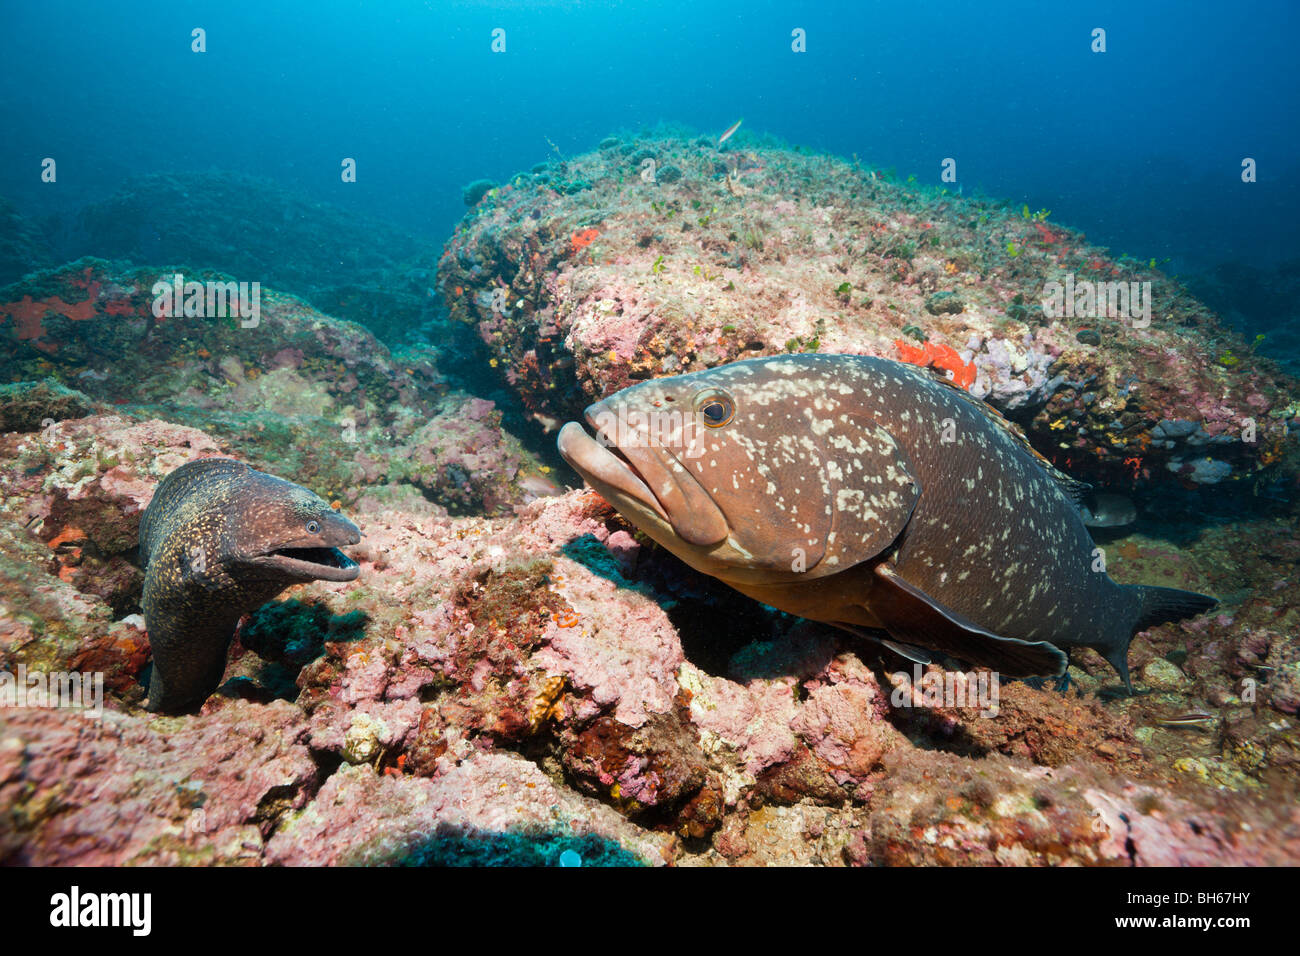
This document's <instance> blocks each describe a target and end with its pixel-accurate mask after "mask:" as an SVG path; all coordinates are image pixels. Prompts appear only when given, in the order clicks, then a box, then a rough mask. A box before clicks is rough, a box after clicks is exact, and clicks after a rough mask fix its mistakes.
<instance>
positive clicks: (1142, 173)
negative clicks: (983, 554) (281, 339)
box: [0, 0, 1300, 272]
mask: <svg viewBox="0 0 1300 956" xmlns="http://www.w3.org/2000/svg"><path fill="white" fill-rule="evenodd" d="M1066 6H1067V5H1064V4H1046V3H1042V2H1037V0H1033V2H1010V3H1007V2H1003V3H993V4H975V3H968V2H964V0H952V2H931V3H920V4H909V3H888V4H882V3H865V2H855V3H843V4H838V3H816V4H808V3H795V2H767V0H749V2H744V3H711V2H690V3H673V2H640V0H635V2H604V3H581V2H529V3H518V2H515V3H512V2H495V3H494V2H475V3H472V2H432V0H430V2H418V0H380V2H366V3H361V2H343V0H327V2H319V0H313V2H305V0H290V2H264V0H260V2H249V0H217V2H189V3H176V2H166V0H124V2H121V3H116V2H115V3H104V2H99V0H82V2H77V0H54V2H50V0H39V2H36V0H31V2H29V0H5V2H4V3H3V4H2V5H0V63H3V67H0V128H3V130H4V131H5V132H4V136H3V137H2V138H0V195H3V196H5V197H7V198H9V199H10V200H11V201H13V202H15V203H16V204H17V205H18V208H19V209H20V210H21V211H22V212H23V213H24V214H26V215H28V216H32V217H39V216H40V215H42V214H45V213H48V212H50V211H58V210H67V209H73V208H76V207H77V206H78V205H79V204H82V203H84V202H86V201H89V200H93V199H96V198H100V197H102V196H104V195H106V194H108V193H110V192H111V191H112V190H113V189H114V188H116V187H117V186H118V185H119V184H120V183H121V182H122V181H123V180H124V179H126V178H127V177H129V176H132V175H136V174H140V173H145V172H153V171H158V170H177V169H195V168H205V169H206V168H211V167H216V168H221V169H234V170H242V171H246V172H252V173H258V174H262V175H267V176H270V177H273V178H275V179H276V180H279V181H282V182H284V183H286V184H288V185H291V186H293V187H295V188H298V189H301V190H305V191H307V192H310V193H311V194H313V195H315V196H319V197H320V198H322V199H326V200H329V201H332V202H335V203H339V204H343V205H348V206H352V207H354V208H360V209H364V210H366V211H368V212H372V213H375V214H378V215H381V216H384V217H387V218H390V219H392V220H395V221H398V222H400V223H402V224H403V225H404V226H405V227H407V228H409V229H411V230H413V231H417V232H419V233H422V234H427V235H430V236H434V237H441V236H443V235H445V234H446V233H448V232H449V231H450V230H451V229H452V227H453V226H454V224H455V222H456V221H457V219H458V218H459V217H460V215H462V214H463V212H464V206H463V205H462V203H461V196H460V187H461V186H462V185H464V183H466V182H467V181H469V180H472V179H475V178H477V177H480V176H487V177H489V178H494V179H501V178H504V177H506V176H508V175H509V174H510V173H512V172H514V171H517V170H520V169H527V168H529V167H531V166H532V165H533V164H535V163H537V162H539V161H542V160H545V159H546V158H548V157H551V156H552V155H553V153H552V150H551V147H550V146H549V145H548V143H547V140H548V139H549V140H550V141H551V142H552V143H554V144H555V146H556V147H558V148H559V149H560V150H561V151H563V152H565V153H566V154H572V153H577V152H582V151H584V150H587V149H590V148H592V147H593V146H594V145H595V143H596V142H597V141H598V140H599V139H600V138H601V137H602V136H604V135H607V134H608V133H610V132H612V131H616V130H619V129H638V128H641V127H644V126H647V125H653V124H656V123H658V122H661V121H663V122H668V123H683V124H687V125H689V126H691V127H694V128H696V129H699V130H702V131H708V132H711V133H716V132H718V131H720V130H722V129H725V128H726V127H727V126H728V125H730V124H731V123H732V122H734V121H735V120H736V119H737V118H739V117H744V119H745V128H746V130H749V131H756V132H757V131H762V132H767V133H771V134H774V135H776V136H779V137H781V138H783V139H784V140H786V141H788V142H789V143H791V144H800V145H806V146H809V147H811V148H813V149H817V150H826V151H831V152H835V153H838V154H841V155H844V156H849V155H851V154H854V153H856V154H857V155H859V156H860V157H862V159H863V160H864V161H869V162H871V163H874V164H877V165H880V166H892V167H895V168H897V170H898V171H899V173H900V175H901V176H904V177H905V176H907V175H909V174H913V175H915V176H917V178H918V179H919V180H921V181H923V182H924V181H936V180H937V177H938V175H939V170H940V166H939V164H940V161H941V160H942V159H944V158H945V157H952V158H955V159H956V160H957V163H958V176H959V180H958V181H959V183H960V184H961V185H962V186H963V189H964V190H965V191H968V192H969V191H972V190H983V191H985V192H986V193H988V194H991V195H995V196H998V197H1006V198H1009V199H1012V200H1014V201H1016V202H1017V203H1019V202H1022V201H1023V202H1026V203H1028V204H1029V205H1030V206H1031V207H1032V208H1034V209H1038V208H1040V207H1041V208H1049V209H1051V210H1052V218H1053V219H1054V220H1055V221H1059V222H1062V223H1066V224H1069V225H1072V226H1075V227H1077V228H1081V229H1083V230H1084V231H1086V232H1087V233H1088V235H1089V238H1090V239H1092V240H1094V241H1097V242H1100V243H1103V244H1106V245H1109V246H1111V248H1112V249H1113V250H1114V251H1116V252H1130V253H1132V254H1133V255H1136V256H1140V257H1142V258H1146V257H1148V256H1157V257H1161V258H1164V257H1169V258H1170V259H1171V260H1172V261H1171V265H1170V267H1169V268H1170V271H1173V272H1178V271H1180V270H1183V271H1195V270H1198V269H1204V268H1208V267H1210V266H1212V265H1214V264H1215V263H1218V262H1221V261H1224V260H1227V259H1239V260H1242V261H1245V262H1249V263H1252V264H1256V265H1267V264H1272V263H1276V262H1279V261H1285V260H1287V259H1293V258H1295V257H1296V256H1297V254H1298V250H1297V246H1298V245H1300V230H1297V229H1296V222H1297V221H1298V217H1300V193H1298V189H1300V186H1298V185H1297V183H1300V175H1298V174H1300V160H1298V159H1297V155H1298V154H1300V135H1298V134H1297V124H1296V122H1295V117H1296V116H1297V115H1300V82H1298V81H1297V68H1296V58H1295V55H1294V43H1295V40H1296V37H1297V25H1298V22H1300V5H1297V4H1295V3H1294V2H1288V0H1281V2H1272V3H1269V2H1263V3H1256V4H1252V5H1250V7H1249V8H1241V9H1236V8H1232V7H1231V6H1230V5H1223V4H1207V3H1195V2H1186V0H1164V2H1141V3H1091V4H1087V5H1086V7H1083V8H1081V9H1077V10H1076V9H1063V8H1065V7H1066ZM1069 6H1071V7H1073V6H1076V5H1069ZM196 26H198V27H202V28H204V29H205V30H206V31H207V52H206V53H203V54H198V53H193V52H191V50H190V31H191V29H192V28H193V27H196ZM498 27H499V28H501V29H504V30H505V31H506V52H504V53H499V54H497V53H493V52H492V51H491V48H490V47H491V42H492V37H491V31H492V30H493V29H494V28H498ZM796 27H797V28H802V29H803V30H805V31H806V35H807V52H805V53H794V52H792V51H791V48H790V47H791V30H792V29H794V28H796ZM1094 27H1103V28H1105V29H1106V31H1107V51H1106V52H1105V53H1093V52H1091V51H1090V48H1089V47H1090V43H1091V38H1090V31H1091V30H1092V29H1093V28H1094ZM46 156H53V157H55V158H56V159H57V160H58V163H59V167H58V169H59V181H58V183H57V185H55V186H49V185H47V184H42V183H41V182H40V179H39V174H40V166H39V163H40V160H41V159H42V158H43V157H46ZM348 156H350V157H355V158H356V159H357V162H358V173H359V175H358V181H357V182H356V183H353V184H344V183H343V182H341V180H340V176H339V163H340V161H341V159H342V158H343V157H348ZM1247 156H1248V157H1252V158H1254V159H1256V160H1257V162H1258V181H1257V182H1256V183H1254V184H1251V185H1246V184H1243V183H1242V182H1241V179H1240V163H1241V160H1242V158H1243V157H1247Z"/></svg>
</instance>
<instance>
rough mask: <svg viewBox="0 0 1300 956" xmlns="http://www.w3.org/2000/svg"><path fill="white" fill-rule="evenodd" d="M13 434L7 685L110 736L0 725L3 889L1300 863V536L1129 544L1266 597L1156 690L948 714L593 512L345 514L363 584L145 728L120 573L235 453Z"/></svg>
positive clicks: (1026, 691) (162, 443) (256, 646)
mask: <svg viewBox="0 0 1300 956" xmlns="http://www.w3.org/2000/svg"><path fill="white" fill-rule="evenodd" d="M91 439H93V441H94V442H95V443H96V444H95V446H94V450H93V451H92V450H91V449H90V448H89V447H88V446H87V445H86V444H85V442H87V441H88V440H91ZM51 440H52V441H53V442H54V444H55V445H57V446H61V447H60V448H58V449H51V450H49V451H47V452H46V453H45V454H46V456H47V459H46V460H45V462H44V464H40V463H39V462H40V461H41V459H40V458H37V457H33V454H32V452H31V451H30V450H27V449H26V446H31V445H38V444H40V443H42V442H45V441H51ZM5 441H6V442H7V443H8V444H9V447H8V448H6V455H7V456H10V457H13V456H17V457H18V458H19V460H21V461H23V462H24V467H23V468H22V469H21V472H22V473H23V475H24V478H23V479H22V480H21V481H16V480H14V479H12V478H10V479H7V480H6V485H5V488H4V506H3V511H0V528H2V529H3V534H4V543H3V547H2V548H0V553H2V554H3V562H0V575H2V576H3V581H2V582H0V591H2V592H3V593H4V594H5V595H6V601H5V610H4V616H3V618H0V668H3V669H5V670H7V671H9V672H11V673H15V672H18V669H19V668H20V667H23V668H26V670H27V671H28V672H33V671H37V670H41V671H44V672H59V671H75V670H81V671H99V672H102V673H103V674H104V675H105V710H104V713H103V716H102V717H100V718H98V719H96V718H93V717H90V716H86V715H83V714H81V713H78V712H77V711H75V710H68V709H42V708H39V707H29V708H26V709H14V708H0V722H2V724H3V732H0V741H3V743H2V744H0V808H2V809H0V813H2V814H3V816H2V817H0V820H3V823H0V833H4V837H3V839H0V854H2V855H3V856H4V859H5V860H6V861H7V862H10V863H126V862H134V863H143V862H148V863H356V862H367V863H381V862H382V863H394V864H402V863H410V862H430V861H439V862H455V860H456V859H460V858H462V857H463V858H465V859H472V860H477V861H479V862H482V861H486V860H495V861H497V862H511V861H513V862H523V861H528V860H531V861H532V862H545V863H550V864H554V863H556V862H557V861H558V857H559V855H560V854H562V853H564V852H566V851H569V850H573V851H574V852H576V853H577V854H579V856H580V857H582V858H584V859H586V860H587V861H588V862H611V863H628V862H639V863H647V864H661V863H665V862H667V863H676V864H681V865H686V864H710V863H741V864H759V863H817V864H844V863H857V864H867V863H877V864H891V863H942V864H950V863H972V864H980V863H1012V864H1048V863H1086V864H1107V863H1109V864H1119V865H1129V864H1131V863H1134V862H1136V863H1139V864H1169V863H1192V864H1227V863H1246V862H1251V863H1269V862H1271V863H1281V862H1294V860H1295V859H1297V858H1298V855H1300V810H1297V803H1296V801H1295V799H1294V798H1295V788H1296V781H1297V778H1298V777H1300V738H1298V737H1297V734H1298V732H1300V730H1298V728H1300V725H1298V724H1297V715H1296V707H1297V703H1298V701H1300V698H1298V696H1297V693H1296V689H1297V687H1300V681H1298V680H1297V674H1298V673H1300V671H1297V668H1298V667H1300V651H1298V649H1297V646H1296V643H1295V638H1294V628H1293V627H1291V626H1290V625H1289V624H1288V623H1287V622H1288V620H1289V617H1291V616H1294V614H1295V608H1296V607H1297V606H1300V528H1298V527H1297V526H1296V524H1295V523H1294V522H1291V523H1288V524H1285V525H1282V524H1277V523H1274V524H1273V525H1271V526H1270V530H1269V533H1268V535H1267V537H1266V538H1263V540H1266V542H1267V546H1266V547H1265V548H1264V549H1263V550H1262V551H1261V552H1260V554H1259V557H1258V559H1256V560H1254V561H1253V562H1251V563H1242V562H1239V563H1238V564H1237V565H1236V566H1235V567H1232V566H1230V565H1229V563H1228V562H1226V561H1225V560H1224V552H1225V551H1233V552H1235V553H1240V549H1241V542H1242V540H1243V538H1245V537H1254V538H1255V539H1256V540H1261V538H1262V530H1261V529H1260V528H1249V527H1246V528H1241V529H1236V528H1233V529H1231V530H1229V529H1219V530H1217V531H1214V532H1207V533H1206V534H1205V535H1204V536H1202V537H1201V538H1199V539H1198V540H1196V541H1195V542H1192V543H1190V544H1189V545H1187V546H1186V547H1183V548H1173V547H1171V546H1169V545H1167V544H1165V545H1163V546H1157V545H1156V544H1155V543H1141V542H1137V541H1135V542H1133V543H1131V544H1126V545H1124V546H1123V547H1121V548H1119V549H1118V556H1117V559H1116V567H1115V574H1116V576H1117V577H1118V578H1120V579H1121V580H1127V581H1167V580H1169V577H1170V573H1171V570H1174V569H1176V571H1177V573H1178V574H1179V575H1180V578H1179V580H1180V581H1187V580H1188V579H1190V580H1193V581H1195V582H1197V583H1202V586H1205V587H1208V588H1210V589H1212V590H1215V591H1216V592H1217V593H1232V592H1233V590H1234V587H1235V586H1236V585H1237V584H1239V583H1240V582H1241V581H1253V580H1267V582H1268V585H1267V588H1266V589H1262V590H1261V591H1260V592H1259V593H1258V594H1254V595H1252V596H1251V597H1249V598H1247V599H1245V600H1243V601H1242V602H1241V603H1240V604H1238V605H1237V606H1235V607H1233V608H1230V609H1228V610H1225V611H1224V612H1223V613H1220V614H1217V615H1214V616H1211V617H1208V618H1204V619H1200V620H1196V621H1192V622H1190V623H1186V624H1182V625H1166V626H1164V627H1161V628H1157V629H1154V630H1152V631H1150V632H1147V633H1146V634H1144V635H1142V636H1140V637H1139V638H1138V639H1137V640H1136V641H1135V643H1134V649H1133V662H1134V665H1135V671H1136V673H1137V675H1138V676H1137V682H1138V690H1139V694H1138V695H1137V696H1135V697H1133V698H1122V697H1115V696H1114V692H1115V689H1116V688H1115V687H1114V685H1113V680H1114V679H1113V676H1111V675H1110V674H1109V673H1108V672H1107V670H1106V665H1105V664H1104V663H1103V662H1102V661H1101V660H1100V658H1097V657H1095V656H1094V655H1092V654H1091V653H1090V652H1085V653H1084V654H1080V655H1079V656H1078V659H1077V662H1076V665H1077V666H1076V667H1074V668H1072V669H1071V678H1072V684H1073V688H1072V689H1071V690H1070V691H1068V692H1065V693H1062V692H1058V691H1056V690H1054V689H1036V688H1033V687H1030V686H1028V685H1027V684H1025V683H1015V684H1007V685H1004V686H1002V687H1001V689H1000V693H999V694H998V699H997V700H996V701H994V702H991V703H992V706H988V705H990V701H987V700H985V701H983V705H984V706H944V703H943V702H942V701H939V702H936V701H927V699H926V694H927V693H929V691H930V689H931V688H930V684H931V683H932V682H933V681H934V680H935V677H934V676H933V675H930V676H926V675H922V674H919V673H914V674H913V673H906V672H903V671H900V670H898V662H897V661H896V660H893V659H887V658H882V656H881V654H882V653H883V652H881V651H880V650H879V649H878V648H875V647H874V645H871V644H870V643H868V642H863V641H861V640H859V639H856V638H851V637H849V636H846V635H842V634H839V633H836V632H834V631H833V630H830V629H828V628H824V627H821V626H819V625H813V624H809V623H807V622H801V621H798V620H796V619H793V618H789V617H787V616H785V615H781V614H778V613H776V612H772V611H769V610H767V609H764V608H762V607H761V606H760V605H757V604H754V603H753V602H750V601H748V600H747V599H744V598H742V597H740V596H739V595H733V594H730V593H727V592H725V591H723V590H721V589H719V588H718V587H717V586H716V585H714V584H713V583H712V582H710V581H708V580H706V579H702V578H700V577H699V576H697V575H695V574H694V573H693V572H690V571H689V570H687V569H684V568H682V567H681V566H680V565H679V564H678V563H677V562H676V561H675V559H673V558H672V557H671V556H669V555H667V554H666V553H664V552H662V551H661V550H659V549H658V548H656V547H654V546H653V545H650V544H647V543H645V542H643V541H639V540H638V538H637V536H636V535H635V534H634V533H632V531H631V529H630V528H629V527H628V526H627V525H625V524H624V523H623V521H622V519H621V518H620V517H619V516H618V515H617V514H616V513H614V512H612V511H611V510H610V509H609V508H608V506H606V505H605V504H604V503H603V502H602V501H601V500H600V499H599V498H598V497H596V496H595V495H594V494H592V493H590V492H586V491H572V492H569V493H567V494H566V495H563V496H559V497H547V498H543V499H539V500H537V501H534V502H532V503H531V504H528V505H526V506H523V507H521V508H520V509H519V510H518V512H517V513H516V514H514V515H511V516H504V517H497V518H489V517H482V516H465V517H450V516H446V515H442V514H439V513H437V512H435V511H431V510H429V509H424V508H418V507H417V508H411V507H406V506H401V507H393V506H391V504H390V503H388V502H380V501H376V500H374V499H371V498H362V499H360V500H359V503H358V508H359V512H358V513H357V514H356V518H357V520H358V522H359V523H360V524H361V525H362V527H363V530H364V532H365V539H364V540H363V542H362V544H361V545H360V546H359V547H358V548H356V549H354V554H355V555H356V557H357V558H358V559H359V560H360V561H361V563H362V568H363V574H362V577H361V579H360V580H359V582H357V583H356V584H355V585H354V586H348V585H341V584H328V583H322V582H316V583H313V584H310V585H306V586H303V587H299V588H296V589H294V590H292V591H290V592H288V593H287V594H286V596H285V598H284V599H283V600H281V601H278V602H273V603H271V604H269V605H267V606H265V607H264V608H262V609H261V610H259V611H258V612H256V613H254V614H253V615H251V617H249V618H248V619H247V620H246V621H245V622H244V624H243V625H242V626H241V629H240V631H239V634H238V637H237V639H236V644H235V647H234V648H233V649H232V653H231V659H230V664H229V667H228V669H227V673H226V677H225V682H224V684H223V687H222V691H221V692H220V693H219V694H218V695H216V696H214V697H213V698H211V699H210V700H209V701H208V703H207V704H206V705H205V706H204V708H203V710H202V711H201V712H200V713H199V714H197V715H194V716H181V717H160V716H156V715H152V714H148V713H145V712H144V711H142V710H141V709H140V706H139V704H140V702H141V700H142V698H143V690H144V688H143V686H142V683H141V680H142V678H143V676H144V674H145V668H146V665H147V661H148V638H147V635H146V634H145V633H144V632H143V630H142V622H141V620H140V618H139V617H138V615H136V614H135V613H133V611H132V609H133V600H135V599H136V598H137V596H138V582H137V581H136V580H135V578H134V573H133V569H132V568H131V566H130V563H129V561H127V560H126V558H125V557H124V556H126V555H129V553H130V545H131V543H132V532H133V530H134V521H133V520H132V517H133V516H134V515H135V514H137V513H138V510H139V508H140V506H141V505H142V504H143V503H144V502H145V501H147V499H148V497H149V495H150V494H151V492H152V488H153V486H154V484H155V482H156V481H157V479H158V478H159V477H160V476H161V475H162V474H164V473H166V472H167V471H168V470H170V468H172V467H173V466H174V465H176V464H179V463H181V462H183V461H185V460H189V459H190V458H193V457H197V456H201V455H205V454H212V453H215V452H216V451H217V450H218V443H217V441H216V439H215V438H213V437H211V436H208V435H205V434H204V433H202V432H198V431H196V430H194V429H191V428H187V427H184V426H179V425H171V424H166V423H163V422H159V421H150V422H143V423H135V422H131V421H128V420H127V419H125V418H121V417H102V416H101V417H91V418H85V419H74V420H70V421H65V422H61V423H58V424H56V425H55V426H53V428H49V429H47V432H46V433H27V434H10V435H8V436H6V438H5ZM73 449H76V450H77V451H76V452H75V453H74V452H73ZM29 528H30V529H32V530H28V529H29ZM20 595H21V596H22V600H21V602H19V601H15V600H14V598H15V597H17V596H20ZM721 621H727V622H729V625H730V626H729V627H727V628H722V627H720V626H719V622H721ZM727 635H730V636H727ZM971 679H972V680H973V679H974V678H973V677H972V678H971ZM940 683H942V682H940ZM970 702H971V703H973V704H977V703H978V702H976V701H975V698H974V697H971V698H970ZM936 703H937V705H936ZM950 703H951V701H950ZM1189 715H1190V716H1189ZM114 788H117V789H116V790H115V789H114ZM118 791H120V794H119V793H118ZM106 793H108V794H118V795H117V796H113V797H112V798H111V799H105V794H106ZM529 854H532V855H531V856H530V855H529Z"/></svg>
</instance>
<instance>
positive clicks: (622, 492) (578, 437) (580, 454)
mask: <svg viewBox="0 0 1300 956" xmlns="http://www.w3.org/2000/svg"><path fill="white" fill-rule="evenodd" d="M556 446H557V447H558V448H559V450H560V457H562V458H563V459H564V460H565V461H567V462H568V463H569V465H570V466H571V467H572V468H573V470H574V471H576V472H577V473H578V474H580V475H582V477H583V478H585V479H586V481H587V483H588V484H590V485H591V486H592V487H594V488H595V489H596V490H597V491H599V492H600V493H601V494H602V495H605V497H607V498H620V497H621V498H624V499H631V501H632V502H634V503H636V504H638V505H641V506H642V507H644V508H648V509H649V510H651V511H652V512H654V513H655V514H656V515H658V516H659V517H660V518H661V519H663V520H664V521H665V522H667V523H670V524H671V522H670V521H669V519H668V512H666V511H665V510H664V507H663V505H661V504H660V503H659V499H658V498H656V497H655V493H654V492H653V491H651V490H650V485H649V484H648V483H647V482H646V480H645V479H644V478H643V477H642V476H641V472H639V471H638V470H637V469H636V466H635V465H633V464H632V463H631V462H630V461H628V459H627V457H626V456H625V455H622V454H620V453H618V452H617V449H612V448H609V447H606V446H605V445H603V444H601V443H600V442H598V441H596V439H594V438H592V437H591V436H590V435H588V434H587V430H586V429H585V428H583V427H582V426H581V425H579V424H578V423H577V422H569V423H568V424H566V425H565V426H564V427H563V428H561V429H560V434H559V436H558V437H557V438H556ZM614 503H617V502H614Z"/></svg>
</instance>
